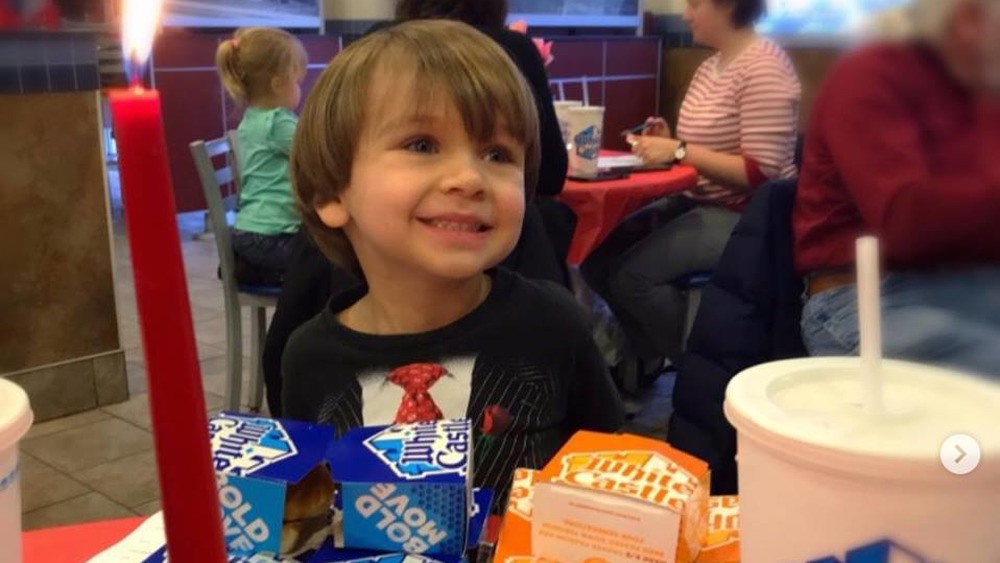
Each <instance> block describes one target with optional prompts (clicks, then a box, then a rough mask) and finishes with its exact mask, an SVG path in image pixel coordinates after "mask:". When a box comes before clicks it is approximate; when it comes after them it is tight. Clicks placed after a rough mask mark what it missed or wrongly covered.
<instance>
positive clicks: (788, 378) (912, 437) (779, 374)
mask: <svg viewBox="0 0 1000 563" xmlns="http://www.w3.org/2000/svg"><path fill="white" fill-rule="evenodd" d="M882 376H883V379H884V387H883V394H884V399H885V405H886V409H885V413H883V414H881V415H878V416H874V415H871V414H868V413H867V412H865V410H864V409H863V407H862V403H861V399H860V398H861V391H862V387H861V385H862V382H861V376H860V360H859V359H858V358H806V359H798V360H786V361H781V362H773V363H769V364H762V365H759V366H755V367H753V368H750V369H748V370H746V371H743V372H741V373H740V374H738V375H737V376H736V377H735V378H733V380H732V382H731V383H730V384H729V387H728V388H727V389H726V414H727V416H728V417H729V419H730V422H732V423H733V425H734V426H736V428H737V430H739V431H740V432H741V433H750V434H753V435H754V438H755V439H756V440H758V441H762V442H768V441H771V442H784V443H783V444H782V448H784V449H787V448H788V447H789V445H791V447H792V448H793V449H794V448H795V444H799V445H800V446H802V447H801V448H798V449H799V450H800V452H799V453H801V454H802V456H813V455H815V454H816V453H817V452H816V448H820V449H822V450H825V452H826V453H830V452H833V453H837V454H847V455H848V456H864V457H867V458H880V459H882V460H892V461H909V462H924V463H926V464H927V465H934V466H939V465H940V461H939V455H940V448H941V444H942V443H943V442H944V441H945V439H946V438H948V437H949V436H951V435H953V434H968V435H970V436H972V437H973V438H975V439H976V441H977V442H978V443H979V446H980V449H981V452H982V463H981V465H980V469H986V465H987V462H990V464H991V465H992V464H996V463H997V459H998V458H1000V424H998V423H1000V384H997V383H994V382H990V381H986V380H983V379H979V378H976V377H972V376H969V375H965V374H961V373H956V372H953V371H948V370H944V369H940V368H935V367H930V366H924V365H919V364H912V363H907V362H899V361H891V360H885V361H883V365H882ZM788 453H789V454H791V455H795V456H796V457H800V456H798V455H796V454H795V452H794V451H789V452H788Z"/></svg>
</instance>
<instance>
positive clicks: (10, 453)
mask: <svg viewBox="0 0 1000 563" xmlns="http://www.w3.org/2000/svg"><path fill="white" fill-rule="evenodd" d="M32 420H33V415H32V413H31V406H30V405H29V404H28V395H27V394H26V393H25V392H24V390H23V389H21V388H20V387H18V386H17V385H15V384H13V383H11V382H10V381H8V380H6V379H3V378H0V561H12V562H16V561H20V560H21V477H20V471H19V469H18V463H17V443H18V442H19V441H20V440H21V438H23V437H24V435H25V434H26V433H27V432H28V428H30V427H31V422H32Z"/></svg>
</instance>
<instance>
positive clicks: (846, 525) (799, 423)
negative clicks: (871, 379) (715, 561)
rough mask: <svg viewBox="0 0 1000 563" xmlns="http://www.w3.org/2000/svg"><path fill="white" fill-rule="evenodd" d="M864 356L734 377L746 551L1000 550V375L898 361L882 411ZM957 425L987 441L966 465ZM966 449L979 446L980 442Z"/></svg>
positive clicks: (775, 556) (731, 404) (967, 554)
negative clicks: (959, 462)
mask: <svg viewBox="0 0 1000 563" xmlns="http://www.w3.org/2000/svg"><path fill="white" fill-rule="evenodd" d="M860 368H861V364H860V360H859V359H858V358H806V359H799V360H788V361H782V362H774V363H770V364H763V365H760V366H756V367H753V368H750V369H748V370H746V371H744V372H742V373H740V374H739V375H737V376H736V377H735V378H734V379H733V381H732V382H731V383H730V384H729V387H728V388H727V390H726V402H725V412H726V417H727V418H728V419H729V421H730V422H731V423H732V424H733V426H735V427H736V431H737V446H738V455H737V462H738V464H739V488H740V541H741V555H742V561H743V562H744V563H773V562H777V561H781V562H785V561H787V562H793V563H800V562H805V561H815V560H823V561H826V560H827V558H830V560H832V561H842V560H844V558H845V557H847V554H848V553H851V554H852V556H857V557H860V556H861V555H863V554H867V555H870V556H875V555H878V557H876V558H874V559H864V560H865V561H868V560H872V561H876V560H877V561H897V560H900V561H911V560H913V561H940V562H943V563H947V562H954V563H996V562H998V561H1000V533H998V531H1000V528H998V523H1000V385H998V384H996V383H994V382H989V381H986V380H981V379H978V378H974V377H971V376H968V375H964V374H959V373H955V372H952V371H948V370H944V369H939V368H933V367H928V366H923V365H918V364H912V363H906V362H897V361H888V360H887V361H883V362H882V366H881V370H882V374H881V375H882V377H883V379H884V388H883V396H884V400H885V411H884V412H883V413H880V414H874V415H873V414H868V413H866V412H865V411H864V410H863V407H862V401H861V399H862V382H861V377H860ZM956 434H964V435H968V436H971V437H972V438H973V439H975V440H976V441H977V442H978V450H979V452H981V459H980V462H979V465H978V467H976V468H975V469H974V470H973V471H971V472H968V473H967V474H965V475H955V474H952V473H951V472H949V471H948V470H947V469H946V468H945V466H944V464H943V462H942V459H945V458H949V461H951V458H950V457H949V456H952V457H954V458H957V457H959V456H960V455H961V452H959V451H958V450H955V451H951V449H953V447H954V446H953V445H946V440H948V439H949V437H950V436H953V435H956ZM947 444H951V442H947ZM966 449H969V450H970V451H968V452H966V453H967V455H970V456H975V454H976V451H975V450H976V449H977V448H976V447H975V446H972V447H968V446H967V448H966ZM894 557H898V559H897V558H894ZM848 560H850V558H848ZM858 560H859V561H860V560H861V559H858Z"/></svg>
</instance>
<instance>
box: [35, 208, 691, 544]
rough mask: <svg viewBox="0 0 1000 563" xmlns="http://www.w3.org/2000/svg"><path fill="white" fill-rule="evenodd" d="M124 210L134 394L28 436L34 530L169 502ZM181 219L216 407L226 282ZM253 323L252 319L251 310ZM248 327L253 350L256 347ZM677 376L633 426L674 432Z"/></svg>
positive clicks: (122, 274) (124, 288) (647, 401)
mask: <svg viewBox="0 0 1000 563" xmlns="http://www.w3.org/2000/svg"><path fill="white" fill-rule="evenodd" d="M114 215H115V217H116V225H115V236H114V246H115V257H116V285H117V288H118V310H119V317H120V323H121V334H122V340H123V342H122V345H123V347H124V348H125V350H126V369H127V371H128V380H129V389H130V392H131V394H132V398H131V399H130V400H129V401H127V402H125V403H121V404H118V405H114V406H110V407H105V408H101V409H97V410H93V411H89V412H85V413H81V414H77V415H74V416H70V417H67V418H63V419H59V420H53V421H49V422H44V423H40V424H37V425H35V426H34V427H33V428H32V429H31V431H30V432H29V433H28V436H27V437H26V439H25V440H23V441H22V442H21V445H22V447H21V456H22V464H23V465H22V475H23V482H22V487H23V491H22V492H23V513H24V521H23V525H24V528H25V529H26V530H30V529H35V528H44V527H49V526H57V525H63V524H71V523H79V522H88V521H94V520H102V519H108V518H115V517H125V516H130V515H136V514H138V515H142V514H151V513H153V512H155V511H157V510H159V500H158V498H159V491H158V488H157V480H156V463H155V460H154V454H153V440H152V435H151V434H150V419H149V406H148V403H147V395H146V373H145V366H144V361H143V356H142V343H141V340H140V336H139V322H138V317H137V314H136V305H135V289H134V286H133V283H132V266H131V261H130V257H129V248H128V241H127V240H126V238H125V235H124V229H123V227H122V226H121V221H120V215H119V214H118V213H115V214H114ZM179 225H180V228H181V234H182V245H183V249H184V262H185V268H186V270H187V280H188V291H189V292H190V297H191V313H192V317H193V319H194V323H195V338H196V340H197V344H198V356H199V359H200V361H201V373H202V378H203V381H204V387H205V402H206V406H207V408H208V409H209V411H213V410H218V409H219V408H220V407H221V406H222V394H223V389H224V382H225V367H226V358H225V342H226V340H225V339H226V331H225V317H224V309H223V301H222V288H221V285H220V284H219V281H218V280H217V279H216V266H217V264H218V261H217V258H216V256H217V254H216V250H215V241H214V240H213V239H211V238H208V239H207V240H195V239H196V237H195V235H196V234H197V233H198V232H199V231H200V230H201V229H202V228H203V226H204V223H203V220H202V216H201V215H200V214H186V215H182V216H181V217H180V220H179ZM244 314H246V313H244ZM243 326H245V327H246V326H249V317H248V316H245V318H244V320H243ZM246 333H247V331H244V350H246V349H248V347H247V346H246V336H247V334H246ZM243 365H244V369H246V366H248V365H249V362H248V361H247V360H244V362H243ZM244 378H246V373H244ZM672 384H673V381H672V378H671V377H661V378H660V380H659V381H658V382H657V384H656V385H655V386H654V387H653V388H652V389H650V390H648V391H647V392H645V393H644V394H643V396H642V397H639V398H637V399H635V400H634V401H633V403H634V406H633V408H634V409H636V410H639V414H638V415H637V416H636V417H635V418H634V419H632V420H631V421H630V423H629V430H630V431H633V432H636V433H641V434H648V435H651V436H655V437H658V438H662V437H664V435H665V428H666V419H667V416H668V415H669V410H670V392H671V389H672V386H673V385H672ZM244 388H246V385H244Z"/></svg>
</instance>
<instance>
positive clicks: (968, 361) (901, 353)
mask: <svg viewBox="0 0 1000 563" xmlns="http://www.w3.org/2000/svg"><path fill="white" fill-rule="evenodd" d="M857 307H858V302H857V292H856V290H855V287H854V286H853V285H849V286H844V287H838V288H835V289H830V290H827V291H824V292H821V293H818V294H816V295H814V296H812V297H810V298H808V300H807V301H806V303H805V307H804V308H803V310H802V338H803V340H804V341H805V345H806V349H808V350H809V354H810V355H812V356H845V355H857V354H858V345H859V344H858V310H857ZM882 347H883V353H884V355H885V357H887V358H896V359H902V360H911V361H915V362H920V363H927V364H937V365H941V366H945V367H951V368H956V369H960V370H964V371H968V372H972V373H978V374H982V375H986V376H989V377H991V378H994V379H998V380H1000V268H984V269H979V270H972V271H963V272H933V273H897V274H890V275H888V276H886V278H885V280H884V281H883V282H882Z"/></svg>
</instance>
